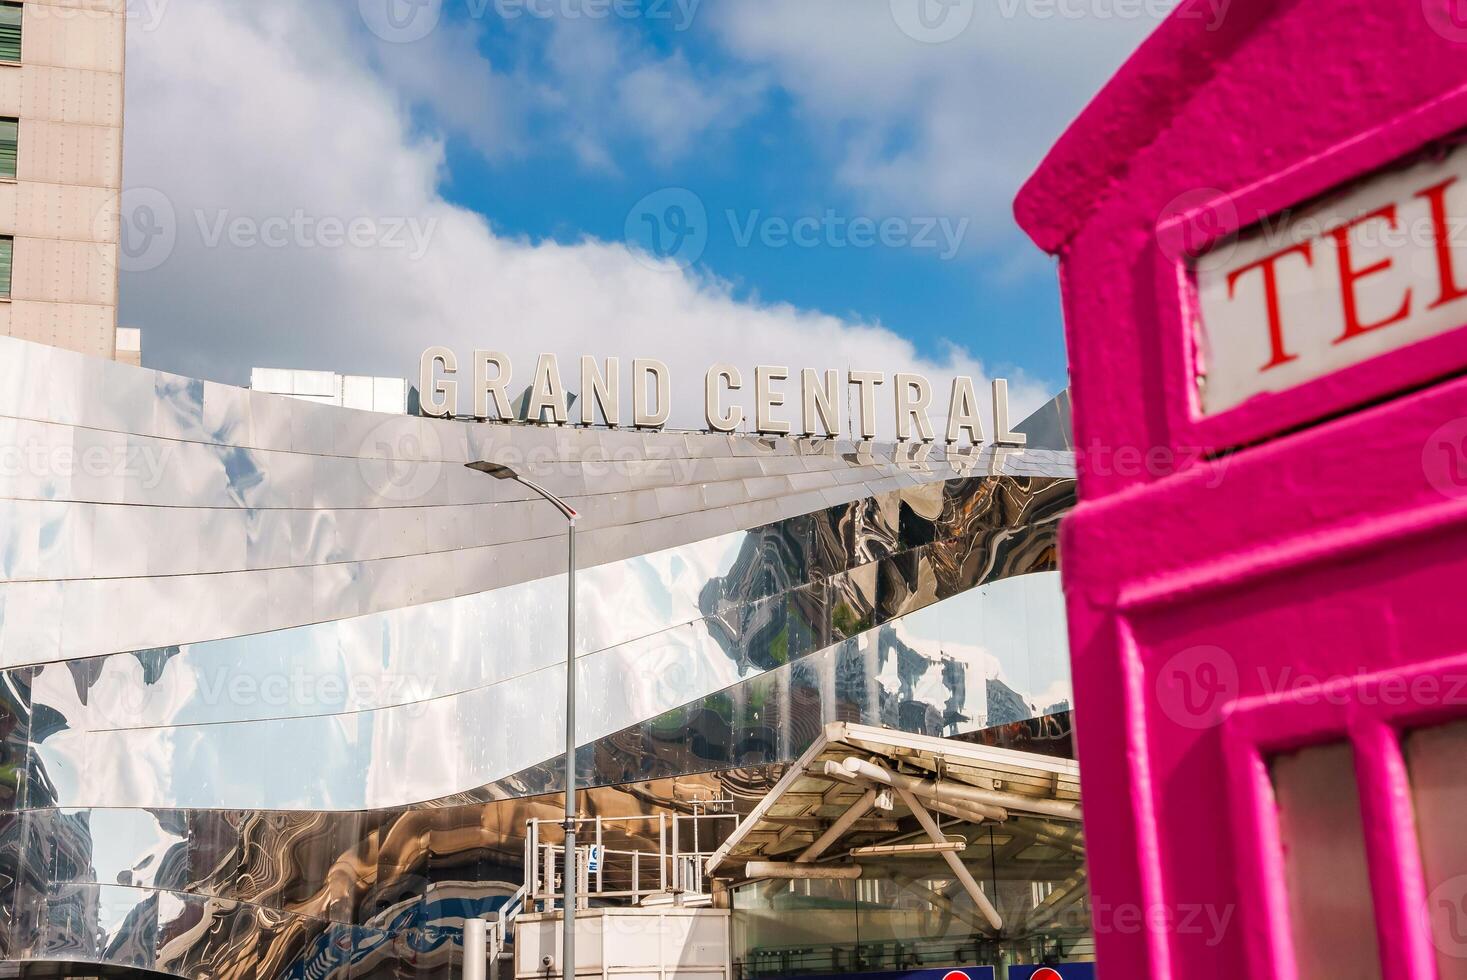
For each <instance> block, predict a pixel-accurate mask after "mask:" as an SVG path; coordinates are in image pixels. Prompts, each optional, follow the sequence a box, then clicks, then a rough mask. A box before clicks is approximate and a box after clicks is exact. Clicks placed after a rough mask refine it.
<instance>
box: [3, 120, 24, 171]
mask: <svg viewBox="0 0 1467 980" xmlns="http://www.w3.org/2000/svg"><path fill="white" fill-rule="evenodd" d="M19 150H20V120H19V119H7V118H6V117H4V116H0V178H4V177H8V178H10V179H12V180H14V179H15V160H16V157H17V156H18V155H19Z"/></svg>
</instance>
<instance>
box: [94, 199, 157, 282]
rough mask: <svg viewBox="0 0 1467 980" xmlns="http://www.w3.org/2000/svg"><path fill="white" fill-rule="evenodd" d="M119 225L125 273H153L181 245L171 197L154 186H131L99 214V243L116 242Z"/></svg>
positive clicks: (120, 263)
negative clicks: (114, 237) (112, 232)
mask: <svg viewBox="0 0 1467 980" xmlns="http://www.w3.org/2000/svg"><path fill="white" fill-rule="evenodd" d="M112 222H116V226H115V227H116V240H117V250H118V254H117V264H118V267H119V268H120V269H121V270H122V271H123V272H151V271H152V270H153V269H156V268H158V267H159V266H160V265H162V264H163V263H164V262H167V261H168V257H169V256H171V255H172V254H173V249H174V248H175V247H176V246H177V244H178V215H177V213H176V212H175V211H174V210H173V202H172V201H171V200H169V199H168V195H167V194H164V193H163V192H162V191H160V190H157V189H156V188H153V187H129V188H128V189H127V190H125V191H123V192H122V193H121V194H119V195H116V196H114V197H113V198H112V200H110V201H109V202H108V203H107V204H106V205H104V206H103V207H102V209H101V210H100V211H98V212H97V215H96V218H95V220H94V221H93V225H94V229H93V230H94V231H96V233H97V241H99V242H108V241H112V240H113V236H112V235H111V234H109V231H110V230H111V228H112V224H111V223H112Z"/></svg>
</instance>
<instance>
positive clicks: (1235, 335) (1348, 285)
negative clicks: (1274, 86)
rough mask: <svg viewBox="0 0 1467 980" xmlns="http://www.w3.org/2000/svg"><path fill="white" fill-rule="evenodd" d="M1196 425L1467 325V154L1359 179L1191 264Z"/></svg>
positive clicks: (1457, 151) (1458, 151)
mask: <svg viewBox="0 0 1467 980" xmlns="http://www.w3.org/2000/svg"><path fill="white" fill-rule="evenodd" d="M1194 270H1195V274H1196V283H1197V296H1198V312H1199V317H1200V324H1199V326H1198V336H1199V341H1200V344H1201V351H1200V355H1201V357H1200V361H1201V363H1200V367H1199V371H1200V377H1199V382H1200V384H1199V388H1200V395H1201V405H1202V412H1203V414H1204V415H1214V414H1217V413H1218V412H1224V411H1227V410H1228V409H1230V408H1234V407H1236V406H1237V405H1240V404H1242V403H1243V402H1245V401H1247V400H1248V399H1249V398H1252V397H1254V396H1255V395H1259V394H1263V393H1265V392H1276V391H1284V390H1286V389H1289V388H1293V387H1296V386H1298V385H1301V384H1303V383H1305V382H1307V381H1310V380H1313V379H1315V378H1318V377H1322V376H1324V375H1327V374H1330V373H1332V372H1335V371H1338V370H1340V369H1341V368H1345V367H1349V366H1351V365H1353V364H1358V363H1360V362H1362V361H1366V360H1369V359H1371V358H1373V357H1378V356H1379V355H1381V354H1384V353H1386V352H1388V351H1391V350H1395V349H1396V348H1399V347H1404V346H1405V345H1407V344H1411V343H1414V342H1416V341H1418V340H1423V339H1425V338H1427V337H1432V336H1435V335H1437V334H1441V333H1445V332H1447V331H1449V330H1453V329H1455V328H1457V327H1459V326H1461V325H1463V323H1467V148H1457V149H1454V150H1453V151H1452V152H1451V153H1448V154H1445V155H1441V156H1437V157H1435V158H1428V159H1425V160H1422V161H1419V162H1416V163H1414V164H1411V165H1409V166H1405V167H1401V168H1397V169H1393V170H1390V171H1388V172H1384V173H1381V174H1377V175H1375V176H1372V177H1367V178H1364V179H1363V180H1361V181H1360V182H1358V183H1356V184H1354V185H1352V186H1350V187H1349V188H1347V189H1345V190H1343V191H1340V192H1338V193H1336V194H1333V195H1330V196H1329V197H1327V198H1324V199H1322V200H1320V201H1318V202H1315V203H1312V204H1310V205H1309V206H1307V207H1304V208H1300V209H1295V210H1292V211H1288V212H1285V213H1283V214H1280V215H1276V216H1274V217H1273V218H1270V219H1268V220H1265V221H1262V222H1260V223H1259V224H1257V225H1255V226H1253V227H1252V228H1249V229H1247V230H1246V231H1245V232H1244V234H1242V235H1241V236H1239V237H1238V238H1237V239H1234V240H1230V241H1227V242H1225V243H1223V244H1222V245H1220V246H1217V247H1215V248H1213V249H1212V250H1211V251H1210V252H1208V253H1206V254H1204V255H1202V256H1200V257H1199V258H1198V259H1197V260H1196V261H1195V263H1194Z"/></svg>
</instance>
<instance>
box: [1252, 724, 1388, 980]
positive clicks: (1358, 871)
mask: <svg viewBox="0 0 1467 980" xmlns="http://www.w3.org/2000/svg"><path fill="white" fill-rule="evenodd" d="M1272 769H1273V784H1274V793H1275V796H1276V798H1277V800H1278V808H1279V830H1280V839H1281V840H1282V842H1283V849H1284V870H1285V877H1286V879H1287V882H1288V887H1289V916H1290V923H1291V927H1292V930H1293V935H1294V952H1295V955H1296V956H1297V958H1298V967H1299V977H1300V980H1336V978H1338V977H1350V978H1352V980H1372V978H1375V977H1379V976H1381V970H1380V949H1379V947H1378V946H1377V944H1376V936H1375V904H1374V900H1373V898H1372V897H1371V893H1370V871H1369V867H1368V865H1367V864H1366V860H1365V834H1364V829H1363V826H1362V823H1361V818H1360V793H1359V790H1358V787H1357V786H1356V784H1355V753H1354V751H1353V750H1352V749H1351V747H1350V745H1349V744H1348V743H1339V744H1334V745H1322V746H1318V747H1316V748H1308V749H1303V750H1301V751H1299V752H1292V753H1289V754H1287V755H1280V756H1276V757H1275V758H1274V759H1273V762H1272Z"/></svg>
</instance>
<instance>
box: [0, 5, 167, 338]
mask: <svg viewBox="0 0 1467 980" xmlns="http://www.w3.org/2000/svg"><path fill="white" fill-rule="evenodd" d="M126 18H127V13H126V6H125V0H25V2H24V3H16V2H0V334H8V335H10V336H14V337H19V338H22V339H25V340H33V341H37V342H40V343H43V344H51V345H54V346H57V347H65V348H69V349H71V350H76V351H81V352H83V353H86V354H91V355H94V356H99V357H109V358H120V359H123V360H133V361H134V362H136V359H137V358H138V356H139V352H138V351H136V350H127V351H121V352H119V350H118V347H119V345H118V331H117V271H118V257H119V256H118V248H119V218H118V215H119V205H120V196H121V187H122V115H123V58H124V35H125V24H126ZM17 42H18V43H17ZM7 259H8V261H7ZM123 346H124V347H136V346H137V345H136V343H135V342H133V341H129V342H128V343H126V344H124V345H123Z"/></svg>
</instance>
